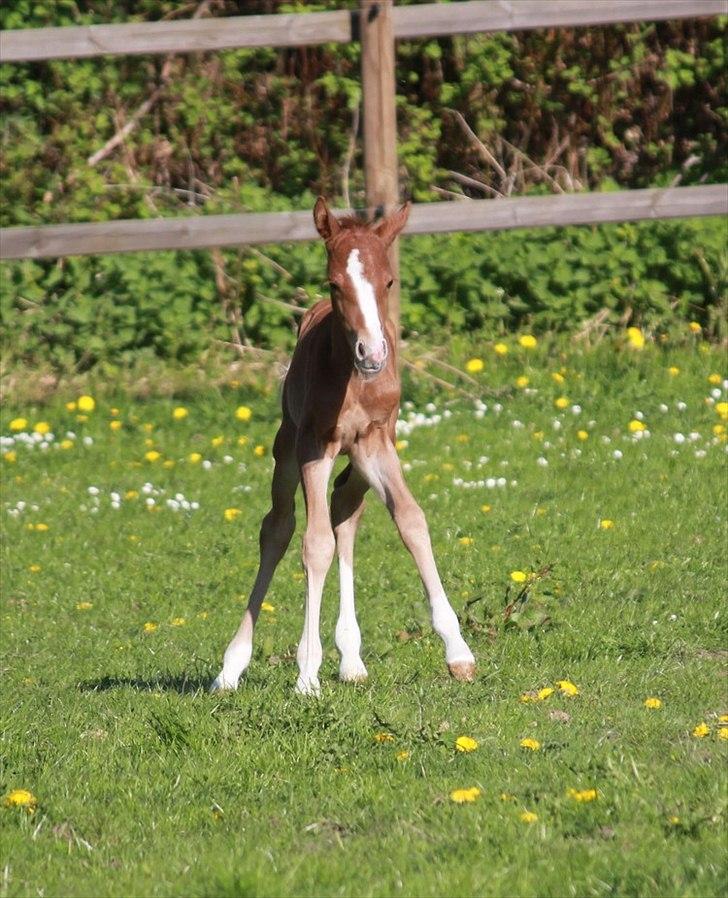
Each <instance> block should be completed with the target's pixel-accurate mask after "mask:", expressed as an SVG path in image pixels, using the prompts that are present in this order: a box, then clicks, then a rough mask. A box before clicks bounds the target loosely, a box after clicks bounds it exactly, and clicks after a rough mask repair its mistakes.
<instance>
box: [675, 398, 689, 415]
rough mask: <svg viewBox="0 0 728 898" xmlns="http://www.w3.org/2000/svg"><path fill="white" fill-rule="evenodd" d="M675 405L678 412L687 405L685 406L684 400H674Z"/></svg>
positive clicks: (683, 409) (682, 410)
mask: <svg viewBox="0 0 728 898" xmlns="http://www.w3.org/2000/svg"><path fill="white" fill-rule="evenodd" d="M675 405H676V407H677V410H678V411H679V412H684V411H685V409H686V408H687V407H688V406H687V403H686V402H683V401H682V400H679V401H678V402H676V403H675Z"/></svg>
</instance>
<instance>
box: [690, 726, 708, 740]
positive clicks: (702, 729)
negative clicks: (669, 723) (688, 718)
mask: <svg viewBox="0 0 728 898" xmlns="http://www.w3.org/2000/svg"><path fill="white" fill-rule="evenodd" d="M709 733H710V727H709V726H708V724H707V723H699V724H698V725H697V726H696V727H695V729H694V730H693V736H695V738H696V739H704V738H705V737H706V736H707V735H708V734H709Z"/></svg>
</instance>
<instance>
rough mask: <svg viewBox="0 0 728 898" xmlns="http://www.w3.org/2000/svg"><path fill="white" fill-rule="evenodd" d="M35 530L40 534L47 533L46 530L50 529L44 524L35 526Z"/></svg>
mask: <svg viewBox="0 0 728 898" xmlns="http://www.w3.org/2000/svg"><path fill="white" fill-rule="evenodd" d="M35 529H36V530H37V531H38V532H39V533H45V532H46V530H47V529H48V524H43V523H40V524H36V525H35Z"/></svg>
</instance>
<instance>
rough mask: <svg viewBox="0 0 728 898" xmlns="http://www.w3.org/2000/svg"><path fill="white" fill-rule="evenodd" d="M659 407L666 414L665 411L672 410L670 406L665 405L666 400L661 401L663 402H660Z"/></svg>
mask: <svg viewBox="0 0 728 898" xmlns="http://www.w3.org/2000/svg"><path fill="white" fill-rule="evenodd" d="M658 408H659V409H660V411H661V412H662V413H663V414H664V413H665V412H668V411H669V410H670V408H669V406H667V405H665V403H664V402H661V403H660V404H659V406H658Z"/></svg>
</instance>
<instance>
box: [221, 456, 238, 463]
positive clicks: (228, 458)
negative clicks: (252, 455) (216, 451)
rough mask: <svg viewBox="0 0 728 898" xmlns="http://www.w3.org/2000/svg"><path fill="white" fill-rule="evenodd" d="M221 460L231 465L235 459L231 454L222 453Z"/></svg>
mask: <svg viewBox="0 0 728 898" xmlns="http://www.w3.org/2000/svg"><path fill="white" fill-rule="evenodd" d="M222 460H223V463H224V464H226V465H231V464H232V463H233V462H234V461H235V459H234V458H233V457H232V455H223V457H222Z"/></svg>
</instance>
